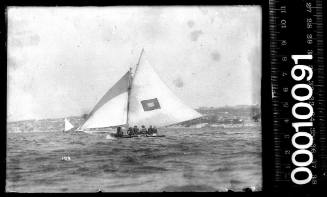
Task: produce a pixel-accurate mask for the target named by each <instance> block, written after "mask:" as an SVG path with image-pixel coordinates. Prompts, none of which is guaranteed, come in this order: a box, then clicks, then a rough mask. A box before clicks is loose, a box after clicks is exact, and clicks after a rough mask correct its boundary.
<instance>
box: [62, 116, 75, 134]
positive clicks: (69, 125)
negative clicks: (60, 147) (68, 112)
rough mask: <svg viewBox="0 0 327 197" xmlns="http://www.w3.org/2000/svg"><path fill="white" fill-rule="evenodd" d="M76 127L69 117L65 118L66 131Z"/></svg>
mask: <svg viewBox="0 0 327 197" xmlns="http://www.w3.org/2000/svg"><path fill="white" fill-rule="evenodd" d="M73 128H74V125H72V123H70V122H69V120H68V119H67V118H65V129H64V131H65V132H67V131H70V130H72V129H73Z"/></svg>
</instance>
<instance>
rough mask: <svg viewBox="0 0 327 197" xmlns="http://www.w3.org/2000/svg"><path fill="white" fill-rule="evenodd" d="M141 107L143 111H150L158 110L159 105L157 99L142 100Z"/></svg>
mask: <svg viewBox="0 0 327 197" xmlns="http://www.w3.org/2000/svg"><path fill="white" fill-rule="evenodd" d="M141 104H142V107H143V110H144V111H152V110H155V109H160V104H159V101H158V99H157V98H154V99H149V100H143V101H141Z"/></svg>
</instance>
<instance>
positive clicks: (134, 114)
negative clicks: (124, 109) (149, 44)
mask: <svg viewBox="0 0 327 197" xmlns="http://www.w3.org/2000/svg"><path fill="white" fill-rule="evenodd" d="M143 57H144V56H143ZM143 57H142V58H141V60H140V62H139V65H138V68H137V70H136V71H135V74H134V79H133V83H132V87H131V92H130V98H129V100H130V107H129V111H128V124H129V125H130V126H133V125H138V126H140V125H145V126H146V127H148V126H150V125H153V126H156V127H161V126H167V125H171V124H175V123H178V122H183V121H186V120H191V119H195V118H198V117H200V116H201V114H199V113H198V112H196V111H195V110H193V109H191V108H190V107H188V106H186V105H185V104H183V102H182V101H181V100H180V99H179V98H177V97H176V96H175V95H174V94H173V93H172V92H171V91H170V89H169V88H168V87H167V86H166V85H165V84H164V83H163V82H162V81H161V79H160V78H159V76H158V75H157V73H156V72H155V71H154V69H153V68H152V67H151V65H150V64H149V62H148V61H147V60H146V59H145V58H143Z"/></svg>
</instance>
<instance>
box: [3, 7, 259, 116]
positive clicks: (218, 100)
mask: <svg viewBox="0 0 327 197" xmlns="http://www.w3.org/2000/svg"><path fill="white" fill-rule="evenodd" d="M7 19H8V40H7V52H8V56H7V87H8V88H7V89H8V92H7V120H8V121H18V120H27V119H44V118H61V117H66V116H75V115H82V114H85V113H89V112H90V111H91V110H92V108H93V107H94V105H95V104H96V103H97V101H98V100H99V99H100V98H101V97H102V96H103V95H104V93H105V92H106V91H107V90H108V89H109V88H110V87H111V86H112V85H113V84H114V83H115V82H116V81H118V80H119V79H120V78H121V77H122V76H123V75H124V74H125V73H126V72H127V70H128V69H129V67H130V66H133V65H135V64H136V63H137V60H138V57H139V55H140V52H141V50H142V48H144V50H145V54H146V56H145V57H146V58H147V60H148V61H149V62H150V64H151V65H152V67H153V68H154V70H155V71H156V72H157V73H158V75H159V76H160V78H161V79H162V81H164V83H165V84H166V85H167V86H168V87H169V88H170V89H171V90H172V91H173V92H174V93H175V94H176V95H177V96H178V97H179V98H180V99H181V100H183V101H184V103H185V104H187V105H189V106H190V107H192V108H197V107H220V106H226V105H228V106H233V105H253V104H260V88H261V84H260V83H261V23H262V21H261V20H262V16H261V7H260V6H187V7H185V6H184V7H183V6H172V7H169V6H168V7H164V6H159V7H120V6H113V7H101V8H100V7H76V8H73V7H9V8H8V9H7Z"/></svg>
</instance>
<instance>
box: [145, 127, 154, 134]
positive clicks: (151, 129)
mask: <svg viewBox="0 0 327 197" xmlns="http://www.w3.org/2000/svg"><path fill="white" fill-rule="evenodd" d="M152 132H153V128H152V125H150V126H149V128H148V132H147V133H146V134H147V135H152Z"/></svg>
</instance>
